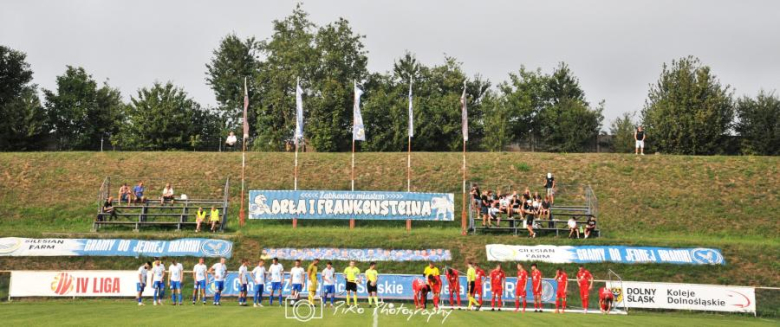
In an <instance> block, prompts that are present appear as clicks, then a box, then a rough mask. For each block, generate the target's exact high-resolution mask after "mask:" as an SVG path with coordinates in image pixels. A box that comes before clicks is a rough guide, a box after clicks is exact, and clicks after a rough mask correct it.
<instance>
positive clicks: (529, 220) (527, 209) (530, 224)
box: [521, 194, 538, 238]
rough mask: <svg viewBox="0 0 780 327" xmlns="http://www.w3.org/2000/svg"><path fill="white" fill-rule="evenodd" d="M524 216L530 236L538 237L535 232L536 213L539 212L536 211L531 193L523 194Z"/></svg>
mask: <svg viewBox="0 0 780 327" xmlns="http://www.w3.org/2000/svg"><path fill="white" fill-rule="evenodd" d="M523 200H524V203H523V207H522V210H521V211H522V212H523V218H525V228H526V229H528V237H531V238H536V233H535V232H534V219H535V218H536V215H537V214H538V212H536V211H534V207H533V205H532V202H531V198H530V195H526V194H523Z"/></svg>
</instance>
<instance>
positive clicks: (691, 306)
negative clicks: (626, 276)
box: [607, 281, 756, 313]
mask: <svg viewBox="0 0 780 327" xmlns="http://www.w3.org/2000/svg"><path fill="white" fill-rule="evenodd" d="M607 287H609V288H610V289H612V293H614V294H616V295H617V297H616V298H615V302H616V306H617V307H622V306H624V305H625V306H626V307H629V308H646V309H672V310H700V311H722V312H750V313H755V312H756V292H755V289H754V288H752V287H735V286H720V285H697V284H672V283H650V282H625V281H624V282H622V283H619V282H612V283H609V282H608V283H607Z"/></svg>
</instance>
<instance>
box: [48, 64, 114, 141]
mask: <svg viewBox="0 0 780 327" xmlns="http://www.w3.org/2000/svg"><path fill="white" fill-rule="evenodd" d="M44 95H45V97H46V111H47V114H48V116H49V123H50V127H51V129H52V131H53V132H54V135H55V137H56V139H57V147H58V148H59V149H61V150H86V149H88V150H92V149H97V148H98V147H99V146H100V140H101V139H106V140H107V139H109V138H110V137H111V136H112V135H114V134H116V132H117V131H118V129H119V125H120V124H121V121H120V117H121V116H122V111H123V108H124V103H122V97H121V94H120V93H119V90H117V89H114V88H111V87H110V86H109V85H108V84H107V83H104V85H103V87H101V88H98V85H97V82H95V80H94V79H93V78H92V75H89V74H87V72H86V71H85V70H84V68H82V67H72V66H68V67H67V69H66V70H65V74H63V75H60V76H57V90H56V92H54V91H50V90H44Z"/></svg>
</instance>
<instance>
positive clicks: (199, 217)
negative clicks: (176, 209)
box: [195, 207, 206, 233]
mask: <svg viewBox="0 0 780 327" xmlns="http://www.w3.org/2000/svg"><path fill="white" fill-rule="evenodd" d="M204 220H206V211H203V207H198V212H196V213H195V232H196V233H200V225H201V224H202V223H203V221H204Z"/></svg>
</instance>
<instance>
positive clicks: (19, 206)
mask: <svg viewBox="0 0 780 327" xmlns="http://www.w3.org/2000/svg"><path fill="white" fill-rule="evenodd" d="M460 160H461V156H460V154H459V153H413V155H412V165H413V172H412V185H413V187H412V188H413V190H414V191H436V192H453V193H456V197H455V198H456V200H457V203H456V208H455V209H456V212H459V211H460V196H458V195H457V194H459V192H460V190H461V180H460V178H461V177H460V176H461V175H460V163H461V161H460ZM468 161H469V164H468V166H469V180H471V181H476V182H479V183H480V184H481V185H482V187H483V189H487V188H494V187H498V186H510V185H511V186H514V187H517V188H519V189H521V190H522V188H524V187H525V186H529V187H530V188H531V189H532V190H539V191H542V189H541V186H542V179H543V175H544V174H545V173H547V172H548V171H551V172H553V173H554V174H555V176H556V180H557V181H558V182H559V183H565V184H589V185H591V186H592V188H593V189H594V190H595V192H596V194H597V196H598V198H599V203H600V206H599V218H600V219H599V223H600V227H601V228H602V231H603V232H604V235H605V237H603V238H600V239H592V240H588V241H587V243H589V244H615V245H647V246H708V247H717V248H720V249H722V251H723V253H724V256H725V258H726V260H727V262H728V264H727V265H725V266H718V267H706V266H698V267H697V266H678V265H619V264H600V265H593V266H592V270H593V271H594V272H595V274H596V277H597V278H599V277H605V272H606V270H607V269H613V270H615V271H617V272H618V273H621V274H622V275H623V277H624V278H625V279H630V280H655V281H670V282H697V283H717V284H741V285H761V286H780V220H778V212H780V202H779V201H778V192H779V191H778V189H780V174H778V169H779V167H780V158H776V157H774V158H773V157H723V156H713V157H695V156H644V157H636V156H634V155H623V154H550V153H471V154H469V155H468ZM292 162H293V156H292V154H288V153H250V154H248V156H247V166H248V168H247V189H291V188H292V184H293V178H292V172H293V170H292ZM299 163H300V179H299V188H301V189H342V190H346V189H349V173H350V170H349V163H350V156H349V154H348V153H347V154H329V153H316V154H314V153H302V154H301V155H300V158H299ZM356 164H357V170H356V176H357V177H356V188H357V189H360V190H393V191H395V190H405V188H406V171H405V167H406V154H405V153H359V154H357V163H356ZM240 167H241V154H240V153H197V152H119V153H113V152H106V153H83V152H72V153H1V154H0V217H2V218H1V219H0V236H58V237H132V238H172V237H187V236H194V235H195V234H194V233H191V232H181V233H177V232H163V231H160V232H154V231H142V232H141V233H134V232H132V231H129V230H124V231H122V230H117V231H108V232H100V233H94V234H93V233H90V232H89V230H90V222H91V221H92V219H93V217H94V214H95V212H96V210H97V204H96V195H97V191H98V188H99V186H100V184H101V182H102V181H103V179H104V178H105V177H106V176H110V177H111V180H112V192H113V193H115V192H116V190H117V189H118V187H119V183H121V182H128V183H136V182H137V180H139V179H143V180H146V181H147V185H148V186H149V192H150V194H151V195H153V196H157V195H158V194H159V192H160V190H161V189H162V184H163V183H164V182H166V181H170V182H172V183H173V184H174V187H175V189H176V191H177V192H179V193H186V194H188V195H190V197H194V196H206V195H210V196H219V195H220V194H221V190H222V187H223V185H224V180H225V179H226V178H227V177H230V178H231V197H232V198H231V201H232V203H231V222H230V228H229V230H228V231H227V232H226V233H224V234H220V235H218V236H217V237H224V238H229V239H232V240H233V241H234V242H236V250H235V252H234V257H233V259H231V264H232V263H235V262H237V261H238V259H240V258H243V257H247V258H255V257H257V256H258V253H259V250H260V249H261V248H262V247H268V246H270V247H276V246H340V247H358V248H360V247H388V248H415V247H431V248H435V247H441V248H448V249H451V250H452V251H453V255H454V258H453V263H452V264H453V265H455V266H456V267H460V266H463V265H464V264H463V262H464V261H465V260H467V259H470V258H473V259H476V260H480V261H484V260H485V249H484V245H485V244H488V243H509V244H559V245H565V244H571V245H573V244H583V243H584V241H582V240H567V239H565V238H555V237H542V238H537V239H533V240H531V239H527V238H522V237H521V238H518V237H513V236H509V235H477V236H468V237H461V236H460V233H459V231H460V221H456V222H453V223H422V222H420V223H414V227H413V230H412V232H411V233H407V232H405V230H404V227H403V222H373V223H372V222H358V228H356V229H354V230H349V229H348V227H347V222H310V221H302V222H301V223H300V227H299V228H298V229H295V230H293V229H291V227H290V222H289V221H249V222H248V223H247V225H246V226H245V227H244V228H238V223H237V214H238V196H239V192H240ZM456 220H458V219H456ZM190 261H191V260H185V265H190V264H191V262H190ZM0 264H2V265H3V267H5V268H6V269H20V268H27V269H81V268H84V269H97V268H104V269H128V268H133V267H137V260H136V259H134V258H118V259H117V258H97V257H91V258H0ZM421 266H422V265H421V264H419V263H417V264H409V263H382V268H381V269H383V270H384V271H394V272H404V273H412V272H413V273H418V272H420V271H421ZM543 268H544V269H548V270H552V269H553V267H552V265H549V267H544V266H543ZM570 268H571V269H572V270H573V269H574V268H573V266H572V267H570Z"/></svg>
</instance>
